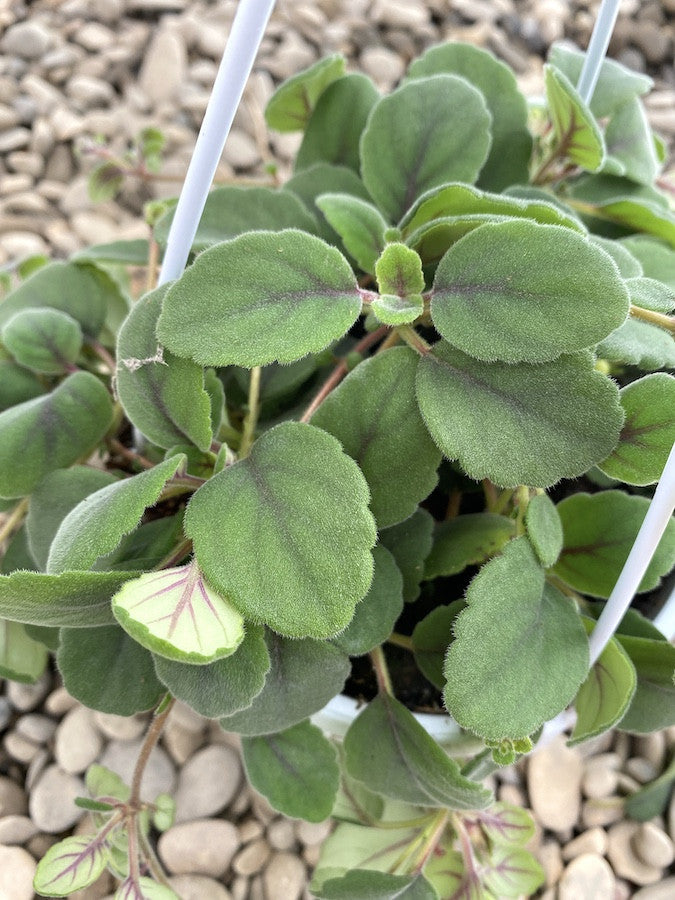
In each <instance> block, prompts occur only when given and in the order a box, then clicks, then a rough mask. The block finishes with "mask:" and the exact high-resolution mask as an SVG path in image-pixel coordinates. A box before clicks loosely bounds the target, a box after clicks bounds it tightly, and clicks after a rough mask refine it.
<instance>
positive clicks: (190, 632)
mask: <svg viewBox="0 0 675 900" xmlns="http://www.w3.org/2000/svg"><path fill="white" fill-rule="evenodd" d="M112 607H113V613H114V614H115V618H116V619H117V621H118V622H119V623H120V625H121V626H122V627H123V628H124V630H125V631H127V632H128V633H129V634H130V635H131V637H133V638H134V640H136V641H138V643H139V644H141V645H142V646H143V647H147V649H148V650H152V651H153V653H158V654H159V655H160V656H166V657H167V659H174V660H177V661H178V662H186V663H193V664H197V665H203V664H204V663H210V662H214V660H216V659H222V658H223V657H224V656H229V655H230V654H231V653H234V651H235V650H236V649H237V647H238V646H239V644H240V643H241V642H242V640H243V638H244V620H243V619H242V617H241V615H240V614H239V613H238V612H237V610H236V609H235V608H234V607H233V606H232V605H231V604H230V603H229V602H228V601H227V600H226V599H225V598H224V597H221V596H220V595H219V594H218V593H217V592H216V591H214V590H213V588H211V587H210V586H209V585H208V584H207V583H206V581H205V580H204V577H203V575H202V573H201V572H200V570H199V567H198V566H197V563H196V562H195V561H194V560H193V561H192V562H190V563H188V564H187V565H185V566H178V567H177V568H173V569H162V570H161V571H160V572H146V573H144V574H143V575H141V576H140V578H136V579H134V580H133V581H128V582H127V583H126V584H125V585H123V587H122V589H121V590H120V591H118V592H117V593H116V594H115V596H114V597H113V600H112Z"/></svg>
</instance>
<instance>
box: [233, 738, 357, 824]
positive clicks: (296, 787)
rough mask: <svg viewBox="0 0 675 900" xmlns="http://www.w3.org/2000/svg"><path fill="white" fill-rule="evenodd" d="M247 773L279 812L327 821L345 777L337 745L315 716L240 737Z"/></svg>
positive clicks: (313, 820)
mask: <svg viewBox="0 0 675 900" xmlns="http://www.w3.org/2000/svg"><path fill="white" fill-rule="evenodd" d="M241 748H242V753H243V757H244V765H245V766H246V774H247V775H248V778H249V781H250V782H251V784H252V785H253V787H254V788H255V789H256V790H257V791H259V793H261V794H263V796H265V797H266V798H267V800H268V802H269V803H270V805H271V806H272V807H273V808H274V809H276V810H277V811H278V812H281V813H283V814H284V815H286V816H292V817H294V818H296V819H305V820H306V821H308V822H322V821H323V820H324V819H327V818H328V816H329V815H330V813H331V810H332V808H333V803H334V801H335V795H336V793H337V789H338V783H339V780H340V771H339V769H338V765H337V761H336V753H335V747H334V746H333V745H332V744H331V743H330V741H328V739H327V738H326V737H324V735H323V734H322V733H321V731H320V730H319V729H318V728H317V727H316V725H312V724H311V723H310V722H307V721H305V722H299V723H298V724H297V725H294V726H293V727H292V728H288V729H286V730H285V731H281V732H279V733H277V734H268V735H262V736H260V737H248V738H247V737H245V738H243V739H242V742H241Z"/></svg>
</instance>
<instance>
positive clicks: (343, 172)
mask: <svg viewBox="0 0 675 900" xmlns="http://www.w3.org/2000/svg"><path fill="white" fill-rule="evenodd" d="M282 190H284V191H290V192H291V193H292V194H295V196H296V197H299V198H300V200H302V202H303V203H304V204H305V206H306V207H307V209H308V210H309V212H310V213H312V214H313V215H314V216H315V217H316V218H317V220H318V230H317V232H316V233H317V234H318V235H319V236H320V237H322V238H323V239H324V241H327V242H328V243H329V244H335V245H338V244H339V240H340V235H339V234H338V233H337V232H336V231H335V230H334V229H333V228H332V227H331V226H330V224H329V223H328V222H327V220H326V218H325V216H324V214H323V212H322V211H321V210H320V209H319V207H318V206H317V205H316V202H315V201H316V199H317V197H319V196H320V195H322V194H326V193H328V192H330V193H333V194H349V196H351V197H358V198H359V199H360V200H365V201H366V202H367V203H370V202H371V197H370V194H369V193H368V191H367V190H366V187H365V185H364V183H363V182H362V181H361V179H360V178H359V176H358V175H357V174H356V172H355V171H354V170H353V169H348V168H347V167H346V166H334V165H331V164H330V163H327V162H320V163H314V165H313V166H310V167H309V168H308V169H303V170H302V171H301V172H296V173H295V174H294V175H293V176H292V177H291V178H289V179H288V181H287V182H286V183H285V184H284V186H283V188H282Z"/></svg>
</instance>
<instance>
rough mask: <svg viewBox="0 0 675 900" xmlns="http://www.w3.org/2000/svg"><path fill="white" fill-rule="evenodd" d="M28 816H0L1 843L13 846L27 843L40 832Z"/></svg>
mask: <svg viewBox="0 0 675 900" xmlns="http://www.w3.org/2000/svg"><path fill="white" fill-rule="evenodd" d="M39 830H40V829H39V828H38V827H37V825H36V824H35V823H34V822H33V821H32V820H31V819H29V818H28V816H3V817H2V818H0V844H4V845H5V846H12V845H14V844H25V843H26V841H29V840H30V839H31V838H32V837H35V835H36V834H38V832H39Z"/></svg>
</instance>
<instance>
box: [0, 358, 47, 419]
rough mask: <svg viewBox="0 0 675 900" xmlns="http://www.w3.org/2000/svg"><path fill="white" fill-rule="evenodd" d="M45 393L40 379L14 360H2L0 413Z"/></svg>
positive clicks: (0, 364)
mask: <svg viewBox="0 0 675 900" xmlns="http://www.w3.org/2000/svg"><path fill="white" fill-rule="evenodd" d="M43 393H44V386H43V384H42V382H41V381H40V380H39V378H38V377H37V376H36V375H35V374H34V373H33V372H30V371H29V370H28V369H24V368H23V366H19V365H17V363H15V362H14V360H12V359H2V358H0V412H2V411H3V410H5V409H9V408H10V407H12V406H16V405H17V404H19V403H24V402H25V401H26V400H33V399H34V398H35V397H39V396H40V394H43Z"/></svg>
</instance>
